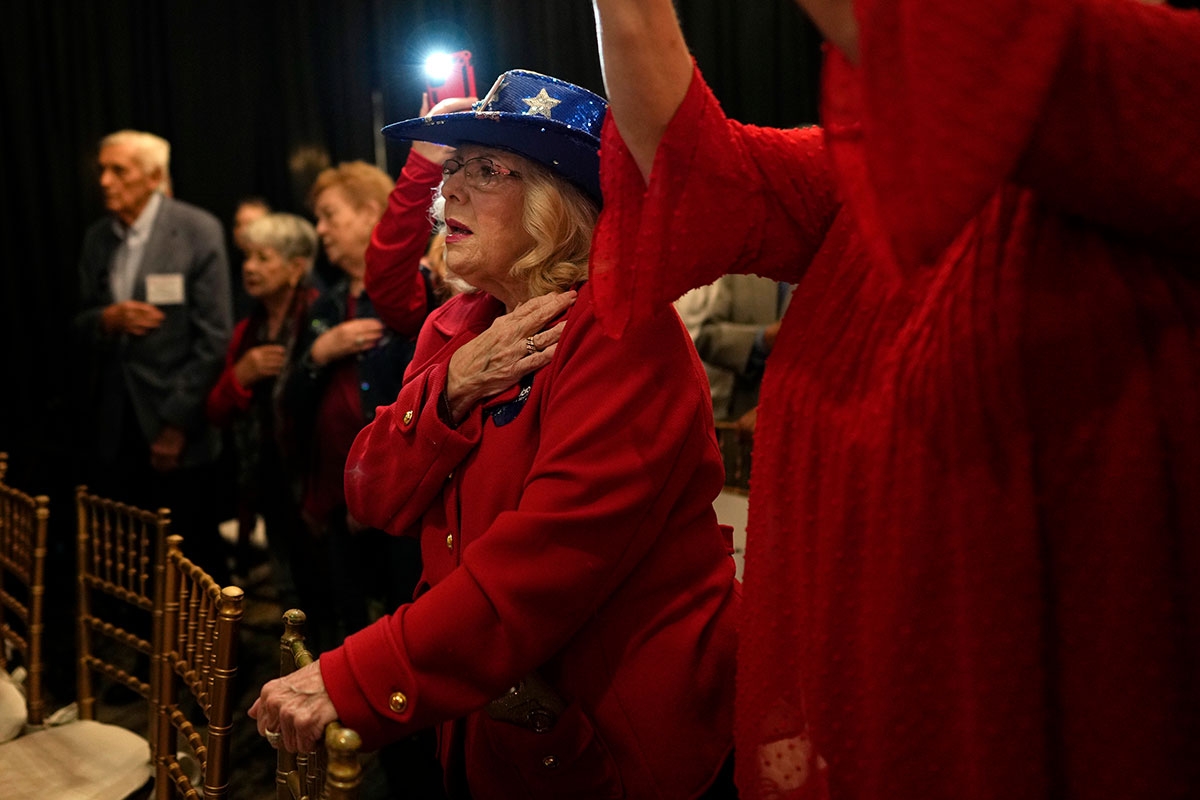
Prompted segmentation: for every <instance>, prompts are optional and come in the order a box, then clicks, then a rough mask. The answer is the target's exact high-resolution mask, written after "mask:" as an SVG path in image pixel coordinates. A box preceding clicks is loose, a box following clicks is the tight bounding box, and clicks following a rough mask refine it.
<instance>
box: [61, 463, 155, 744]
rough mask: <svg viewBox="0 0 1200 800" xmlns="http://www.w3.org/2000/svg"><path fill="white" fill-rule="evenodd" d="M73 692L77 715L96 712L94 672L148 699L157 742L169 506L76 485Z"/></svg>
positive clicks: (150, 724) (148, 734) (148, 735)
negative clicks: (153, 507)
mask: <svg viewBox="0 0 1200 800" xmlns="http://www.w3.org/2000/svg"><path fill="white" fill-rule="evenodd" d="M75 504H76V517H77V523H78V533H77V538H76V566H75V569H76V578H77V583H78V586H77V610H76V615H75V616H76V620H75V625H76V637H77V641H76V649H77V659H78V662H77V670H76V683H77V686H76V692H77V700H78V703H79V716H80V718H82V719H95V718H96V708H95V706H96V694H97V693H96V684H95V683H94V681H93V678H94V677H95V676H100V677H103V678H107V679H108V680H111V681H113V682H115V683H118V684H120V685H122V686H124V687H125V688H126V689H129V690H131V691H133V692H136V693H137V694H139V695H141V696H142V697H144V698H146V700H147V708H148V724H147V731H146V738H147V739H148V740H149V741H150V747H151V750H152V751H153V749H154V736H153V729H154V710H155V708H156V707H157V696H158V675H157V674H156V671H155V670H154V669H153V668H152V666H151V660H152V658H153V655H154V652H155V650H156V649H157V644H158V641H159V637H160V635H161V631H162V603H161V598H160V593H161V583H162V559H163V554H164V552H165V540H166V535H167V530H168V529H169V528H170V511H168V510H167V509H159V510H158V511H156V512H154V511H147V510H145V509H141V508H137V507H135V506H130V505H126V504H124V503H118V502H116V501H114V500H109V499H107V498H104V497H100V496H98V495H94V494H89V493H88V491H87V487H86V486H80V487H77V488H76V490H75Z"/></svg>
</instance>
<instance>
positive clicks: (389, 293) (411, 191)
mask: <svg viewBox="0 0 1200 800" xmlns="http://www.w3.org/2000/svg"><path fill="white" fill-rule="evenodd" d="M441 180H442V170H441V167H440V166H439V165H437V164H434V163H433V162H431V161H429V160H428V159H427V158H424V157H423V156H421V155H419V154H418V153H416V152H412V151H410V152H409V156H408V160H407V161H406V162H405V163H404V169H402V170H401V171H400V177H399V179H398V180H397V181H396V188H394V189H393V190H392V193H391V194H390V195H389V196H388V207H387V211H386V212H385V213H384V215H383V218H382V219H380V220H379V223H378V224H377V225H376V226H375V230H374V231H373V232H372V233H371V244H370V245H368V246H367V271H366V275H365V277H364V281H365V286H366V290H367V296H368V297H370V298H371V303H372V304H373V305H374V306H375V312H376V313H377V314H378V315H379V318H380V319H381V320H383V324H385V325H387V326H388V327H389V328H391V329H392V330H394V331H396V332H397V333H399V334H400V335H401V336H408V337H411V336H416V335H417V331H419V330H420V329H421V323H422V322H424V321H425V315H426V314H427V313H428V311H429V310H428V309H427V308H426V300H425V279H424V278H423V277H421V256H423V255H425V248H426V246H427V245H428V244H429V234H430V231H431V230H432V224H431V222H430V220H429V207H430V206H431V205H432V204H433V190H434V189H435V188H436V187H437V185H438V183H439V182H440V181H441Z"/></svg>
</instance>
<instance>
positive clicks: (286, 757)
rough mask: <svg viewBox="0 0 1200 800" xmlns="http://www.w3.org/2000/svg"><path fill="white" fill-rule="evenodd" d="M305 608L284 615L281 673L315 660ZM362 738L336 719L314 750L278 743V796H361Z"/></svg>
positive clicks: (341, 799)
mask: <svg viewBox="0 0 1200 800" xmlns="http://www.w3.org/2000/svg"><path fill="white" fill-rule="evenodd" d="M304 624H305V616H304V612H303V611H300V610H299V609H295V608H293V609H291V610H289V611H288V612H286V613H285V614H284V615H283V636H282V637H280V640H279V674H280V676H284V675H290V674H291V673H292V672H294V671H296V670H297V669H299V668H300V667H305V666H308V665H309V664H311V663H312V662H313V661H314V657H313V654H312V653H311V652H309V650H308V647H307V645H306V644H305V640H304ZM360 747H362V739H361V737H359V735H358V734H357V733H355V732H354V731H352V730H350V729H349V728H345V727H342V725H341V724H339V723H337V722H331V723H329V725H327V726H326V727H325V740H324V741H323V742H321V743H318V745H317V747H316V749H315V750H314V751H313V752H311V753H290V752H288V751H287V750H286V749H284V748H283V747H282V745H281V746H280V747H279V751H278V753H277V754H276V765H275V797H276V800H358V794H359V787H360V785H361V784H362V764H361V762H359V760H358V751H359V748H360Z"/></svg>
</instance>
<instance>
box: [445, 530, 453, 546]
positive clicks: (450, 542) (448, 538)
mask: <svg viewBox="0 0 1200 800" xmlns="http://www.w3.org/2000/svg"><path fill="white" fill-rule="evenodd" d="M446 549H447V550H453V549H454V534H453V533H448V534H446Z"/></svg>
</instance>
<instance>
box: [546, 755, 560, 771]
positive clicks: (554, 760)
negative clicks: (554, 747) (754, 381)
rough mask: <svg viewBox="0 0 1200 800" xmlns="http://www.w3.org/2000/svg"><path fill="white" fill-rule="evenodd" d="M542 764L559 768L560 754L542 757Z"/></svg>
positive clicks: (549, 767) (548, 767)
mask: <svg viewBox="0 0 1200 800" xmlns="http://www.w3.org/2000/svg"><path fill="white" fill-rule="evenodd" d="M542 766H543V767H545V768H546V769H557V768H558V756H546V757H545V758H543V759H542Z"/></svg>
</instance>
